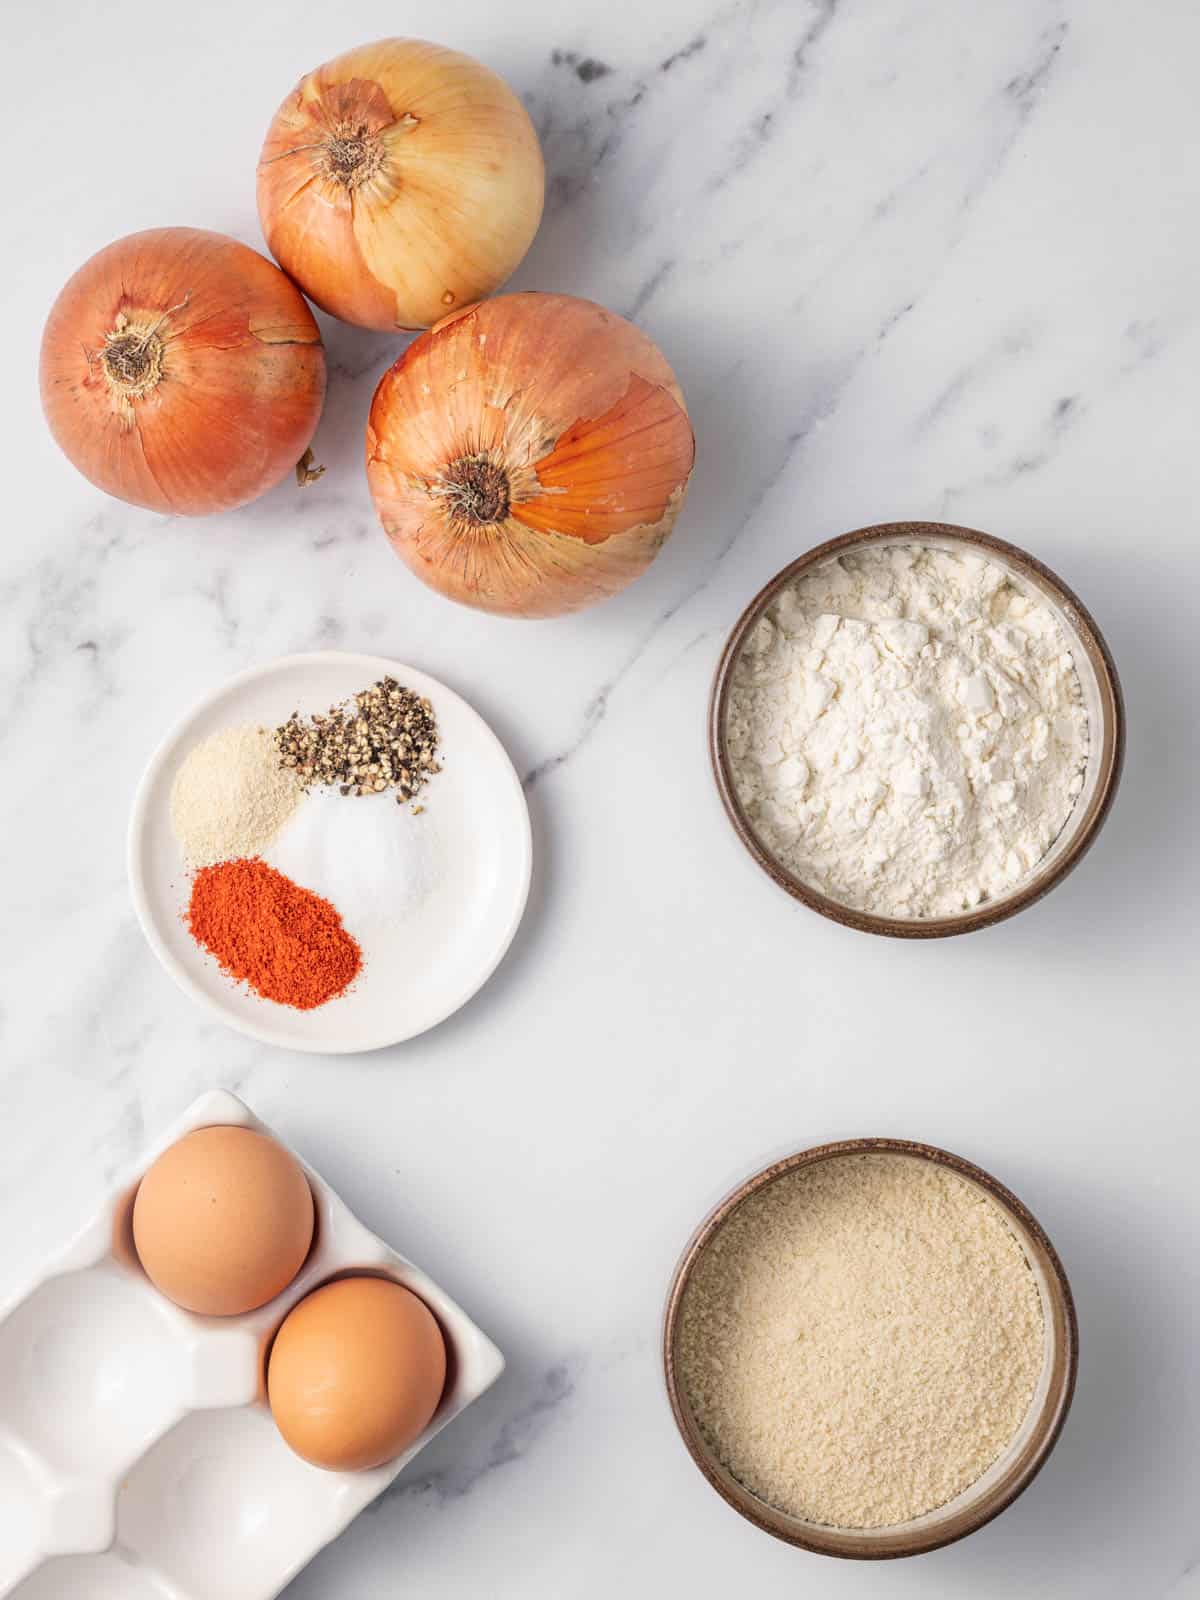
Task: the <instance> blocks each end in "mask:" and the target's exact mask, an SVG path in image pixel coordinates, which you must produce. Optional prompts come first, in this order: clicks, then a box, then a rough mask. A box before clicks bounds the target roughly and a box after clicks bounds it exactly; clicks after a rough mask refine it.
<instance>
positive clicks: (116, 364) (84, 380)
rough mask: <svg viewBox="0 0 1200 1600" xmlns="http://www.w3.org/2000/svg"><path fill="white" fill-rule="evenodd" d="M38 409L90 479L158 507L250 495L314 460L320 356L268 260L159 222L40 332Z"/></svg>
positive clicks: (299, 303)
mask: <svg viewBox="0 0 1200 1600" xmlns="http://www.w3.org/2000/svg"><path fill="white" fill-rule="evenodd" d="M41 390H42V406H43V408H44V410H45V413H46V420H47V421H48V422H49V424H50V431H51V432H52V433H53V435H54V437H55V439H56V440H57V442H58V444H59V446H60V447H61V449H62V451H63V453H64V454H65V455H66V456H67V457H68V458H69V459H70V461H71V462H72V463H73V464H74V465H75V466H76V467H78V469H79V471H80V472H82V473H83V475H84V477H85V478H90V479H91V481H92V482H93V483H94V484H95V485H96V486H97V487H98V488H100V489H103V490H105V491H106V493H108V494H111V495H116V496H117V498H118V499H120V500H128V501H130V502H131V503H132V504H133V505H136V506H147V507H149V509H150V510H152V511H167V512H178V513H182V514H184V515H188V516H200V515H203V514H204V513H206V512H210V511H228V510H230V509H232V508H233V507H234V506H240V505H245V504H246V502H247V501H248V500H253V499H255V498H257V496H258V495H260V494H262V493H263V491H264V490H266V489H269V488H271V486H272V485H273V484H275V483H277V482H278V481H279V479H280V478H282V477H283V476H284V474H285V473H287V472H288V471H289V470H290V469H291V468H293V467H295V466H296V465H297V463H298V462H299V461H300V458H301V457H302V456H305V455H306V453H307V450H308V445H309V442H310V440H311V439H312V436H313V433H314V432H315V431H316V426H317V422H318V421H319V419H320V416H321V404H322V401H323V399H324V396H325V352H324V350H323V349H322V346H321V335H320V333H319V331H318V329H317V324H316V321H315V320H314V318H313V314H312V312H311V311H310V310H309V308H308V306H307V305H306V304H305V301H304V296H303V295H302V294H301V293H300V291H299V290H298V289H297V288H296V286H295V284H294V283H290V282H289V281H288V279H287V278H285V277H284V275H283V273H282V272H280V270H279V268H278V267H277V266H276V265H275V264H274V262H272V261H268V260H267V259H266V257H265V256H260V255H259V254H258V252H257V251H255V250H251V249H249V247H248V246H246V245H244V244H239V243H238V242H237V240H236V239H228V238H226V237H225V235H224V234H220V233H208V232H205V231H204V230H203V229H200V228H151V229H148V230H147V231H146V232H145V233H133V234H130V235H129V236H128V238H125V239H118V240H117V241H116V243H115V244H110V245H109V246H108V247H107V248H106V249H104V250H101V251H100V252H99V253H98V254H97V255H94V256H93V257H92V258H91V260H90V261H87V262H85V263H84V265H83V266H82V267H80V269H79V271H78V272H77V273H76V274H75V276H74V277H73V278H71V280H70V281H69V282H68V284H67V285H66V287H65V288H64V289H63V291H62V293H61V294H60V295H59V297H58V299H57V300H56V301H55V302H54V306H53V308H52V310H51V312H50V316H49V319H48V321H47V323H46V329H45V332H44V334H43V336H42V357H41Z"/></svg>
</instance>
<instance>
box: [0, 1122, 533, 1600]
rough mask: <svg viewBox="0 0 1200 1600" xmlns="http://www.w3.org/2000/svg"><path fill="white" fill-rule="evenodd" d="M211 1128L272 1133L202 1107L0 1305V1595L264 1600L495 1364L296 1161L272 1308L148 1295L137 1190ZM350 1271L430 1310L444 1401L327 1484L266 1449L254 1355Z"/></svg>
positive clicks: (430, 1290)
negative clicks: (388, 1284) (291, 1248)
mask: <svg viewBox="0 0 1200 1600" xmlns="http://www.w3.org/2000/svg"><path fill="white" fill-rule="evenodd" d="M216 1123H223V1124H230V1125H236V1126H240V1127H247V1128H257V1129H258V1130H259V1131H260V1132H262V1133H266V1134H269V1135H270V1136H271V1137H272V1138H276V1137H277V1135H275V1134H274V1133H272V1131H271V1129H270V1128H268V1127H266V1126H265V1125H264V1124H263V1123H262V1122H260V1121H259V1119H258V1118H257V1117H256V1116H255V1115H254V1114H253V1112H252V1111H250V1110H249V1108H248V1107H246V1106H245V1105H243V1104H242V1102H241V1101H240V1100H239V1099H237V1097H236V1096H235V1095H232V1094H227V1093H225V1092H224V1091H215V1092H213V1093H210V1094H206V1095H203V1096H202V1097H201V1098H200V1099H199V1100H197V1101H196V1102H195V1104H194V1105H192V1106H191V1107H190V1109H189V1110H188V1111H187V1112H186V1113H185V1114H184V1115H183V1116H182V1117H181V1118H180V1119H179V1121H178V1122H177V1123H176V1124H175V1125H174V1127H172V1128H171V1129H170V1130H169V1131H168V1132H167V1134H166V1135H165V1136H164V1137H163V1139H162V1140H161V1141H160V1142H159V1144H157V1145H156V1146H155V1147H154V1148H153V1149H152V1150H149V1151H148V1152H146V1154H145V1156H144V1157H143V1159H142V1160H141V1161H140V1162H139V1163H138V1166H137V1168H136V1170H135V1171H134V1172H133V1173H131V1174H130V1175H129V1177H128V1178H127V1180H126V1181H125V1182H124V1183H122V1184H121V1185H120V1186H119V1187H118V1188H117V1189H116V1190H115V1191H114V1193H113V1194H112V1196H111V1197H110V1199H109V1201H108V1203H107V1204H106V1205H105V1206H103V1207H102V1209H101V1210H100V1212H99V1214H98V1215H97V1216H96V1217H95V1218H94V1220H93V1221H92V1222H91V1223H90V1224H89V1225H88V1226H87V1227H86V1228H84V1229H83V1231H82V1232H81V1233H80V1234H78V1236H77V1237H76V1238H75V1239H74V1240H73V1241H72V1243H71V1244H70V1245H69V1246H68V1247H67V1248H66V1249H65V1250H64V1251H63V1252H62V1253H61V1255H60V1256H59V1257H58V1258H57V1259H56V1260H55V1261H53V1262H52V1263H51V1264H50V1265H49V1267H48V1268H47V1270H46V1272H45V1273H44V1274H43V1275H42V1276H41V1277H40V1278H39V1279H38V1281H37V1282H36V1283H34V1284H32V1285H31V1286H30V1287H29V1288H28V1289H27V1290H26V1291H25V1293H23V1294H21V1295H19V1296H18V1297H17V1298H16V1300H15V1301H13V1302H11V1304H10V1305H8V1306H7V1307H4V1308H2V1309H0V1596H10V1595H11V1596H13V1597H14V1600H270V1597H271V1596H274V1595H277V1594H278V1593H279V1591H280V1590H281V1589H282V1588H283V1587H284V1585H285V1584H286V1583H287V1582H288V1581H289V1580H290V1579H291V1578H293V1577H294V1576H295V1574H296V1573H297V1572H298V1571H299V1570H300V1568H301V1567H303V1566H305V1565H306V1563H307V1562H309V1561H310V1560H311V1559H312V1557H313V1556H314V1555H315V1554H316V1553H317V1551H318V1550H320V1549H321V1548H322V1547H323V1546H324V1545H326V1544H328V1543H329V1541H330V1540H331V1539H333V1538H335V1537H336V1535H337V1534H339V1533H340V1532H341V1531H342V1529H343V1528H345V1526H346V1525H347V1523H349V1522H351V1521H352V1520H353V1518H354V1517H356V1516H357V1515H358V1513H359V1512H360V1511H361V1510H362V1509H363V1507H364V1506H366V1505H368V1504H369V1503H370V1502H371V1501H372V1500H374V1499H375V1497H376V1496H377V1495H378V1494H379V1493H380V1491H381V1490H382V1489H384V1488H385V1487H386V1486H387V1485H388V1484H389V1483H390V1482H391V1481H392V1479H393V1478H394V1477H395V1476H396V1474H397V1473H398V1472H399V1471H400V1469H401V1468H402V1467H403V1466H404V1465H405V1464H406V1463H407V1462H408V1461H411V1459H412V1458H413V1456H415V1455H416V1454H417V1452H418V1451H419V1450H421V1449H422V1448H423V1447H424V1446H425V1445H426V1444H428V1442H429V1440H430V1439H432V1438H433V1436H434V1435H435V1434H436V1433H438V1432H440V1431H441V1429H442V1428H444V1427H445V1426H446V1424H447V1423H448V1422H449V1421H451V1420H452V1418H454V1417H456V1416H457V1415H458V1413H459V1412H460V1411H462V1410H463V1409H464V1407H466V1406H468V1405H470V1403H471V1402H472V1400H475V1399H477V1398H478V1397H479V1396H480V1395H481V1394H482V1393H483V1392H484V1390H485V1389H487V1388H488V1387H489V1386H490V1385H491V1384H493V1383H494V1382H495V1381H496V1379H497V1378H498V1377H499V1376H500V1373H501V1372H502V1371H503V1369H504V1358H503V1357H502V1356H501V1354H500V1352H499V1351H498V1350H497V1349H496V1347H495V1345H494V1344H492V1342H491V1340H490V1339H488V1338H487V1337H486V1336H485V1335H484V1334H483V1333H481V1332H480V1330H479V1329H478V1328H477V1327H476V1326H475V1324H474V1323H473V1322H472V1321H471V1320H470V1319H469V1318H468V1317H467V1316H466V1314H465V1313H464V1312H463V1311H462V1310H460V1308H459V1307H458V1306H457V1305H455V1303H454V1301H453V1300H451V1299H450V1297H449V1296H448V1295H447V1294H445V1293H444V1292H443V1291H442V1290H441V1289H439V1288H438V1286H437V1284H436V1283H434V1282H433V1281H432V1279H430V1278H428V1277H426V1275H425V1274H424V1273H423V1272H421V1271H420V1270H419V1269H418V1268H416V1267H414V1266H413V1265H412V1263H411V1262H409V1261H406V1260H405V1259H404V1257H403V1256H400V1255H397V1254H396V1252H395V1251H394V1250H392V1249H390V1248H389V1247H388V1246H387V1245H386V1244H384V1243H383V1241H382V1240H380V1239H377V1238H376V1237H375V1235H374V1234H372V1233H370V1232H368V1230H367V1229H366V1228H364V1227H363V1225H362V1223H361V1222H359V1221H358V1219H357V1218H356V1217H354V1216H353V1215H352V1214H351V1213H350V1212H349V1211H348V1210H347V1208H346V1206H345V1205H344V1204H343V1202H342V1201H341V1200H340V1199H339V1198H338V1196H337V1195H336V1194H334V1192H333V1190H332V1189H330V1188H329V1186H328V1184H326V1183H324V1182H322V1180H321V1178H320V1177H318V1175H317V1174H316V1173H315V1172H313V1171H312V1169H311V1168H310V1167H307V1166H305V1168H304V1170H305V1171H306V1172H307V1174H308V1178H309V1182H310V1183H311V1185H312V1190H313V1199H314V1202H315V1205H316V1216H317V1228H316V1237H315V1241H314V1244H313V1248H312V1250H311V1251H310V1253H309V1256H308V1259H307V1260H306V1262H305V1264H304V1266H303V1268H302V1269H301V1271H300V1273H299V1275H298V1276H297V1277H296V1278H295V1279H294V1281H293V1282H292V1283H291V1284H290V1285H289V1286H288V1288H287V1289H285V1290H284V1292H283V1293H282V1294H281V1295H279V1296H277V1297H276V1299H274V1300H272V1301H271V1302H270V1304H269V1305H266V1306H263V1307H262V1308H261V1309H260V1310H258V1311H255V1312H252V1313H251V1314H250V1315H248V1316H244V1317H197V1316H193V1315H192V1314H191V1313H190V1312H187V1311H182V1310H180V1309H179V1308H178V1307H177V1306H174V1305H172V1304H171V1302H170V1301H168V1300H166V1299H164V1298H163V1297H162V1296H161V1295H160V1294H159V1293H158V1292H157V1290H155V1289H154V1288H153V1287H152V1286H151V1284H150V1282H149V1280H148V1279H147V1278H146V1276H145V1274H144V1273H143V1272H142V1270H141V1268H140V1266H139V1265H138V1262H137V1257H136V1255H135V1254H134V1251H133V1242H132V1229H131V1216H132V1210H133V1196H134V1192H135V1191H136V1188H137V1183H138V1181H139V1179H140V1178H141V1175H142V1173H143V1172H144V1171H145V1170H146V1168H147V1167H148V1166H149V1165H150V1163H151V1162H152V1161H153V1160H154V1159H155V1157H156V1156H158V1155H160V1154H161V1152H162V1151H163V1150H165V1149H166V1148H167V1146H168V1145H171V1144H174V1142H175V1141H176V1140H177V1139H180V1138H182V1137H183V1135H184V1134H185V1133H190V1132H191V1131H192V1130H193V1129H194V1128H203V1127H210V1126H212V1125H213V1124H216ZM280 1142H281V1143H282V1142H283V1141H280ZM293 1154H295V1152H293ZM297 1159H299V1157H297ZM301 1164H302V1165H303V1163H301ZM353 1269H362V1270H365V1271H367V1272H373V1273H377V1274H380V1275H384V1276H387V1277H390V1278H394V1279H395V1280H396V1281H397V1282H398V1283H402V1284H405V1285H406V1286H407V1287H408V1288H410V1289H412V1290H413V1291H414V1292H415V1293H416V1294H418V1295H419V1296H420V1297H421V1299H422V1300H424V1301H425V1303H426V1304H427V1305H428V1306H429V1307H430V1308H431V1310H432V1311H434V1313H435V1314H436V1316H437V1319H438V1321H439V1323H440V1324H441V1328H442V1333H443V1335H444V1336H445V1340H446V1348H447V1356H448V1361H447V1381H446V1391H445V1393H444V1395H443V1396H442V1400H441V1404H440V1405H439V1407H438V1410H437V1412H436V1414H435V1415H434V1418H433V1420H432V1422H431V1423H430V1424H429V1426H428V1427H427V1428H426V1430H425V1432H424V1433H423V1434H422V1435H421V1436H420V1438H419V1439H418V1440H417V1441H416V1443H415V1444H414V1445H413V1446H412V1447H411V1448H410V1449H409V1450H407V1451H405V1453H404V1454H403V1455H402V1456H400V1457H398V1458H397V1459H396V1460H395V1461H392V1462H389V1463H388V1464H387V1465H385V1466H382V1467H378V1468H376V1469H375V1470H374V1471H371V1472H354V1473H349V1472H325V1471H322V1470H321V1469H319V1468H317V1467H312V1466H309V1465H308V1463H307V1462H305V1461H302V1460H301V1459H300V1457H299V1456H297V1455H294V1454H293V1453H292V1451H291V1450H290V1449H289V1448H288V1446H287V1445H286V1444H285V1443H284V1442H283V1439H282V1438H281V1437H280V1434H279V1432H278V1431H277V1429H276V1427H275V1424H274V1422H273V1421H272V1418H271V1413H270V1411H269V1409H268V1408H267V1405H266V1401H265V1382H264V1358H265V1355H266V1352H267V1349H268V1346H269V1344H270V1340H271V1338H272V1335H273V1334H274V1332H275V1330H276V1329H277V1328H278V1326H279V1324H280V1322H281V1321H282V1320H283V1318H284V1316H285V1315H286V1314H287V1312H288V1311H290V1310H291V1308H292V1306H293V1305H295V1303H296V1302H297V1301H298V1300H300V1299H302V1298H303V1297H304V1296H305V1295H306V1294H307V1293H308V1292H309V1291H310V1290H311V1289H313V1288H315V1287H316V1286H317V1285H318V1284H320V1283H323V1282H324V1281H326V1280H327V1279H329V1278H330V1277H333V1276H335V1275H337V1274H339V1273H340V1274H345V1273H346V1272H347V1271H349V1270H353Z"/></svg>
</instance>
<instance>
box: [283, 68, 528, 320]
mask: <svg viewBox="0 0 1200 1600" xmlns="http://www.w3.org/2000/svg"><path fill="white" fill-rule="evenodd" d="M544 190H545V174H544V171H543V167H542V152H541V147H540V146H539V144H538V139H537V134H536V133H535V132H534V131H533V124H532V123H531V122H530V120H529V116H528V114H527V112H526V111H525V108H524V106H522V104H521V102H520V101H519V100H518V99H517V97H516V95H515V94H513V92H512V90H511V89H510V88H509V87H508V85H507V84H506V83H505V82H504V80H503V78H499V77H497V75H496V74H495V73H494V72H491V71H489V69H488V68H487V67H484V66H481V65H480V64H479V62H478V61H472V59H471V58H470V56H464V55H460V54H459V53H458V52H457V51H455V50H443V49H442V48H441V46H439V45H435V44H426V43H425V42H424V41H423V40H420V39H381V40H380V41H379V42H378V43H377V44H368V45H362V46H361V47H360V48H359V49H357V50H350V51H348V52H347V53H346V54H345V55H343V56H338V57H337V59H336V60H334V61H329V62H327V63H326V64H325V65H324V66H323V67H318V68H317V69H316V71H315V72H310V73H309V74H308V76H307V77H305V78H302V79H301V80H300V83H299V85H298V86H297V87H296V89H294V90H293V92H292V93H291V94H290V95H289V96H288V98H287V99H286V100H285V101H284V102H283V104H282V105H281V106H280V108H279V110H278V111H277V112H276V113H275V120H274V121H273V122H272V123H271V126H270V129H269V130H268V132H267V138H266V142H265V144H264V145H263V149H262V155H261V156H260V158H259V163H258V212H259V216H260V218H261V220H262V228H263V233H264V235H265V236H266V240H267V244H268V246H269V247H270V250H271V253H272V255H273V256H274V257H275V259H276V260H277V261H278V262H279V264H280V265H281V266H282V267H283V269H284V271H285V272H287V273H288V274H290V276H291V277H293V278H294V279H295V280H296V282H297V283H298V284H299V285H300V287H301V288H302V289H303V290H304V292H305V294H307V295H308V296H309V298H310V299H312V300H314V301H315V302H316V303H317V305H319V306H320V307H321V308H322V309H323V310H325V311H329V312H331V313H332V314H333V315H334V316H335V317H341V318H342V319H343V321H345V322H354V323H357V324H358V325H359V326H360V327H363V328H382V329H395V328H398V327H399V328H426V327H428V326H429V325H430V323H433V322H436V321H437V320H438V318H439V317H444V316H445V315H446V313H447V311H449V310H450V309H451V308H455V307H458V306H463V305H467V304H469V303H470V302H471V301H473V300H479V299H481V298H482V297H483V296H484V295H487V294H491V292H492V290H493V289H496V288H498V287H499V285H500V284H502V283H503V282H504V280H505V279H506V278H507V277H509V276H510V274H511V273H512V272H513V271H514V270H515V269H516V267H517V266H518V264H519V263H520V261H521V258H522V257H523V256H524V254H525V252H526V250H528V249H529V246H530V244H531V243H532V241H533V236H534V234H535V233H536V232H537V228H538V223H539V222H540V221H541V217H542V200H543V196H544Z"/></svg>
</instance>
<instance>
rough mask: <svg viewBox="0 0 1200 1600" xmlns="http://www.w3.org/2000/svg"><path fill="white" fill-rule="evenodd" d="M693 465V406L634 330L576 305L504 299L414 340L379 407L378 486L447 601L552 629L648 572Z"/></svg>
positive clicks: (395, 533)
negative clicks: (546, 623) (544, 620)
mask: <svg viewBox="0 0 1200 1600" xmlns="http://www.w3.org/2000/svg"><path fill="white" fill-rule="evenodd" d="M694 458H695V441H694V439H693V436H692V428H691V424H690V422H689V421H688V415H687V411H686V408H685V407H684V403H683V395H682V393H681V392H680V389H679V385H678V383H677V382H676V380H675V374H674V373H673V372H672V371H671V368H670V366H669V365H668V363H667V361H666V359H665V357H664V356H663V355H662V352H661V351H660V350H659V349H658V348H657V346H656V345H655V344H653V343H652V342H651V340H650V339H648V338H647V337H646V335H645V334H643V333H641V332H640V331H639V330H638V329H637V328H635V327H634V326H633V324H632V323H630V322H626V321H625V319H624V318H623V317H619V316H617V315H616V314H615V313H614V312H611V311H606V310H605V309H604V308H603V307H602V306H598V305H594V304H593V303H592V302H591V301H588V300H577V299H574V298H572V297H571V296H569V295H555V294H537V293H522V294H511V295H502V296H500V297H499V298H498V299H495V300H488V301H484V302H483V303H482V304H480V305H477V306H471V307H469V308H467V309H466V310H464V311H463V312H461V313H459V314H457V315H455V316H452V317H448V318H446V319H445V320H444V321H443V322H441V323H439V324H438V326H437V327H436V328H433V329H432V330H431V331H430V332H429V333H425V334H422V336H421V337H420V338H419V339H417V340H415V341H414V342H413V344H412V345H410V346H409V348H408V350H406V351H405V353H404V354H403V355H402V356H401V357H400V359H399V360H398V361H397V362H396V363H395V365H394V366H393V367H391V368H390V370H389V371H387V372H386V373H385V374H384V376H383V378H382V380H381V381H380V384H379V387H378V389H377V390H376V391H375V398H374V400H373V401H372V404H371V415H370V420H369V422H368V425H367V479H368V481H369V483H370V486H371V494H372V496H373V498H374V501H375V509H376V510H377V511H378V513H379V517H380V520H381V521H382V523H383V526H384V529H385V531H386V532H387V535H388V538H389V539H390V540H391V542H392V545H393V546H394V547H395V549H396V551H397V552H398V554H399V555H400V556H401V557H402V558H403V559H404V560H405V561H406V562H407V563H408V565H409V566H410V567H411V568H412V570H413V571H414V572H415V573H416V575H417V576H418V577H419V578H421V579H422V580H423V581H424V582H425V583H427V584H429V586H430V587H431V588H433V589H437V590H438V591H439V592H440V593H442V594H444V595H448V596H449V597H450V598H451V599H452V600H458V601H460V602H461V603H462V604H464V605H469V606H475V607H476V608H478V609H479V610H482V611H492V612H496V613H498V614H501V615H504V616H519V617H550V616H557V615H559V614H561V613H563V612H567V611H577V610H580V609H581V608H582V607H584V606H587V605H591V604H593V603H594V602H595V601H597V600H602V599H604V598H605V597H606V596H608V595H611V594H615V593H617V591H618V590H620V589H623V588H624V587H625V585H626V584H628V583H630V582H632V580H633V579H634V578H636V577H638V576H639V574H641V573H642V572H644V571H645V570H646V568H647V567H648V566H649V565H650V563H651V561H652V560H653V559H654V557H655V555H656V554H657V553H658V551H659V549H660V548H661V546H662V543H663V541H664V539H665V538H666V537H667V535H668V533H669V532H670V531H671V528H672V526H673V524H674V522H675V518H676V517H677V515H678V514H679V508H680V506H681V505H682V503H683V498H684V495H685V493H686V491H687V483H688V478H689V476H690V474H691V470H692V464H693V461H694Z"/></svg>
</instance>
